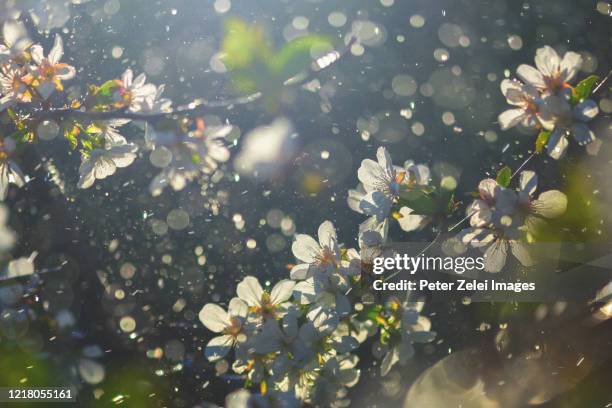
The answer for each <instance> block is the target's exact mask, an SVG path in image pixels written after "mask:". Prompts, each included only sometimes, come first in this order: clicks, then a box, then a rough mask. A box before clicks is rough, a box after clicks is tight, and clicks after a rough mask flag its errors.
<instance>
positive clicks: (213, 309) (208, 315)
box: [198, 303, 231, 333]
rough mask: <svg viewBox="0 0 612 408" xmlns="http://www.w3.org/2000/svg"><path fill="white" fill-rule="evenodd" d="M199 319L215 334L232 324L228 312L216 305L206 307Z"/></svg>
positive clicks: (210, 304) (201, 311)
mask: <svg viewBox="0 0 612 408" xmlns="http://www.w3.org/2000/svg"><path fill="white" fill-rule="evenodd" d="M198 317H199V318H200V321H201V322H202V324H203V325H204V326H206V328H207V329H208V330H210V331H213V332H215V333H220V332H222V331H223V329H225V328H226V327H228V326H229V325H230V323H231V322H230V318H229V315H228V314H227V312H226V311H225V310H223V308H222V307H221V306H219V305H216V304H214V303H207V304H206V305H204V307H203V308H202V310H200V313H199V314H198Z"/></svg>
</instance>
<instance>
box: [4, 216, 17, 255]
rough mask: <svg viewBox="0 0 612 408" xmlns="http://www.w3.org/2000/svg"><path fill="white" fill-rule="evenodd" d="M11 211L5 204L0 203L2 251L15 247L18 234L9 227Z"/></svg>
mask: <svg viewBox="0 0 612 408" xmlns="http://www.w3.org/2000/svg"><path fill="white" fill-rule="evenodd" d="M8 216H9V212H8V209H7V208H6V206H4V204H0V253H2V252H6V251H8V250H10V249H11V248H13V245H14V244H15V240H16V236H15V232H14V231H13V230H11V229H10V228H8V227H7V225H6V223H7V221H8Z"/></svg>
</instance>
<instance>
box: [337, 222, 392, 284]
mask: <svg viewBox="0 0 612 408" xmlns="http://www.w3.org/2000/svg"><path fill="white" fill-rule="evenodd" d="M386 241H387V231H386V230H385V231H383V232H382V233H381V232H378V231H364V232H361V233H360V234H359V251H357V250H356V249H354V248H350V249H349V250H348V251H346V256H347V258H348V262H349V267H348V268H349V275H350V276H355V275H359V274H360V273H361V272H362V271H364V272H366V273H372V267H373V266H374V259H376V258H378V257H388V256H391V254H392V253H393V251H392V250H385V248H384V244H385V243H386Z"/></svg>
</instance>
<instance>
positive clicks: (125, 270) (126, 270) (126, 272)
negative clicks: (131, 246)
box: [119, 262, 136, 280]
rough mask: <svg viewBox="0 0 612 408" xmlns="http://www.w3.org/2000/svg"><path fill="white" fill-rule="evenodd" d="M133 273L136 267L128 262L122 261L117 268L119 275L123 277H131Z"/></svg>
mask: <svg viewBox="0 0 612 408" xmlns="http://www.w3.org/2000/svg"><path fill="white" fill-rule="evenodd" d="M135 274H136V267H135V266H134V264H132V263H130V262H126V263H124V264H123V265H121V268H119V275H121V277H122V278H123V279H126V280H127V279H132V278H133V277H134V275H135Z"/></svg>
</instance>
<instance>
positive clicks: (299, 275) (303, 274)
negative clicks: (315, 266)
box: [289, 263, 312, 280]
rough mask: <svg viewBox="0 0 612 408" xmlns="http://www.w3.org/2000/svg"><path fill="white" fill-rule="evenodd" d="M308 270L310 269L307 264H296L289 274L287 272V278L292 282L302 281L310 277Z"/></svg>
mask: <svg viewBox="0 0 612 408" xmlns="http://www.w3.org/2000/svg"><path fill="white" fill-rule="evenodd" d="M310 270H311V268H310V265H309V264H306V263H302V264H297V265H295V266H294V267H293V268H291V272H289V277H290V278H291V279H294V280H304V279H306V278H309V277H310V276H311V275H312V274H311V273H310Z"/></svg>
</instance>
